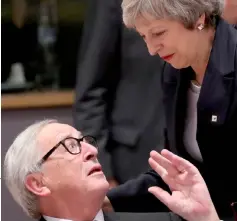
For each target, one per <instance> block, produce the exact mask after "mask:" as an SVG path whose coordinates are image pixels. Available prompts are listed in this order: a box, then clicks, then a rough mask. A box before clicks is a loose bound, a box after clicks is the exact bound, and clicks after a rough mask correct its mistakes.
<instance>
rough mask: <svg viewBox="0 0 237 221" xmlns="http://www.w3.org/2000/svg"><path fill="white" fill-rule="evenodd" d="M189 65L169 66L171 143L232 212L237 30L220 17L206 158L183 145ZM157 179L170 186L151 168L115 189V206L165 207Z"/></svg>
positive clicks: (203, 138)
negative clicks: (155, 189) (156, 193)
mask: <svg viewBox="0 0 237 221" xmlns="http://www.w3.org/2000/svg"><path fill="white" fill-rule="evenodd" d="M189 71H190V70H189V69H186V70H176V69H174V68H173V67H171V66H170V65H169V64H166V66H165V70H164V74H163V92H164V105H165V114H166V124H167V131H166V134H167V141H168V142H167V148H169V149H170V150H171V151H172V152H174V153H175V154H178V155H180V156H182V157H184V158H186V159H188V160H190V161H191V162H192V163H194V164H195V165H196V166H197V167H198V168H199V170H200V172H201V174H202V175H203V177H204V179H205V181H206V183H207V185H208V188H209V190H210V192H211V196H212V199H213V201H214V204H215V206H216V208H217V211H218V213H219V214H220V216H221V217H225V216H231V215H232V210H231V207H230V204H231V202H234V201H237V30H235V29H234V28H233V26H231V25H229V24H227V23H226V22H225V21H223V20H222V19H219V22H218V25H217V30H216V35H215V39H214V45H213V48H212V51H211V56H210V60H209V64H208V67H207V71H206V74H205V77H204V80H203V84H202V88H201V92H200V96H199V100H198V104H197V118H198V122H197V142H198V144H199V147H200V151H201V154H202V157H203V163H202V164H199V163H197V162H194V160H193V159H192V158H191V157H190V156H189V155H188V153H187V152H186V151H185V148H184V145H183V131H184V120H185V113H186V110H187V104H186V101H187V90H188V87H189V85H190V78H192V74H190V73H192V72H190V73H189ZM184 72H186V73H184ZM213 115H214V116H217V121H216V122H212V116H213ZM153 185H158V186H162V187H164V188H165V189H167V186H165V185H164V183H163V182H162V181H161V179H160V177H159V176H158V175H157V174H156V173H155V172H154V171H150V172H148V173H145V174H142V175H141V176H139V177H138V178H137V179H134V180H131V181H129V182H127V183H125V184H124V185H121V186H120V187H118V188H115V189H112V190H111V191H110V192H109V193H108V197H109V199H110V201H111V203H112V205H113V207H114V209H115V211H141V210H143V211H145V210H146V211H160V210H161V209H160V207H159V206H160V205H159V201H158V200H155V199H154V197H153V196H152V195H151V194H150V193H149V192H148V191H147V189H148V187H149V186H153Z"/></svg>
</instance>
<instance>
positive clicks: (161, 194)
mask: <svg viewBox="0 0 237 221" xmlns="http://www.w3.org/2000/svg"><path fill="white" fill-rule="evenodd" d="M149 163H150V165H151V167H152V168H153V169H154V170H155V171H156V172H157V173H158V174H159V175H160V176H161V178H162V179H163V180H164V182H165V183H166V184H167V185H168V186H169V188H170V190H171V194H170V193H168V192H167V191H164V190H163V189H161V188H159V187H150V188H149V189H148V190H149V192H151V193H152V194H153V195H155V196H156V197H157V198H158V199H159V200H160V201H161V202H163V203H164V204H165V205H166V206H167V207H168V208H169V209H170V210H171V211H173V212H174V213H176V214H178V215H180V216H181V217H183V218H184V219H186V220H188V221H219V218H218V215H217V213H216V210H215V208H214V205H213V203H212V200H211V197H210V194H209V192H208V189H207V186H206V183H205V181H204V179H203V178H202V176H201V174H200V173H199V171H198V169H197V168H196V167H195V166H194V165H192V164H191V163H190V162H188V161H187V160H184V159H183V158H181V157H178V156H176V155H175V154H173V153H171V152H169V151H168V150H162V151H161V154H159V153H157V152H156V151H152V152H151V153H150V158H149Z"/></svg>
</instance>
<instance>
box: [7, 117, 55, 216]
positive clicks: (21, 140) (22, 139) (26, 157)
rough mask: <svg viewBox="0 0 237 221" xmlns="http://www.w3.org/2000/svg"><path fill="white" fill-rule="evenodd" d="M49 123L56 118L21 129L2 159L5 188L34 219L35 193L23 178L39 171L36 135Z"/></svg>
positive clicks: (35, 210) (35, 213) (37, 211)
mask: <svg viewBox="0 0 237 221" xmlns="http://www.w3.org/2000/svg"><path fill="white" fill-rule="evenodd" d="M51 123H57V120H54V119H48V120H43V121H39V122H36V123H34V124H32V125H31V126H29V127H27V128H26V129H25V130H24V131H22V132H21V133H20V134H19V135H18V136H17V137H16V139H15V140H14V142H13V143H12V145H11V146H10V148H9V149H8V151H7V153H6V156H5V161H4V178H5V182H6V186H7V188H8V189H9V191H10V193H11V194H12V196H13V198H14V200H15V201H16V202H17V203H18V204H19V205H20V206H21V207H22V208H23V210H24V211H25V212H26V214H27V215H28V216H30V217H31V218H35V219H38V218H39V217H40V212H39V208H38V201H37V198H36V195H34V194H33V193H32V192H30V191H29V190H28V189H27V188H26V186H25V179H26V176H27V175H28V174H30V173H34V172H39V171H40V166H39V165H37V163H38V161H39V160H40V157H42V152H41V151H40V148H39V147H37V137H38V135H39V133H40V131H41V130H42V129H43V128H44V127H45V126H47V125H48V124H51Z"/></svg>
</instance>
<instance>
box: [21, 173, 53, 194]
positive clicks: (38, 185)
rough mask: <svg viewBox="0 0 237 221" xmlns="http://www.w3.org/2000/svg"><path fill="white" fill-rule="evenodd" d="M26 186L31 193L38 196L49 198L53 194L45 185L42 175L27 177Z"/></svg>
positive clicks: (36, 174)
mask: <svg viewBox="0 0 237 221" xmlns="http://www.w3.org/2000/svg"><path fill="white" fill-rule="evenodd" d="M25 186H26V188H27V189H28V190H29V191H30V192H32V193H33V194H35V195H37V196H48V195H49V194H50V193H51V191H50V189H49V188H48V187H47V186H46V185H44V184H43V182H42V174H40V173H35V174H29V175H27V177H26V180H25Z"/></svg>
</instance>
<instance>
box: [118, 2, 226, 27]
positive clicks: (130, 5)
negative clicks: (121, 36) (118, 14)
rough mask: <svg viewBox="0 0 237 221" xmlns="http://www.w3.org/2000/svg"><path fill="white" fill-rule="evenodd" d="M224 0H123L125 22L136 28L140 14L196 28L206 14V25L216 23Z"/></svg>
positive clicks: (128, 25)
mask: <svg viewBox="0 0 237 221" xmlns="http://www.w3.org/2000/svg"><path fill="white" fill-rule="evenodd" d="M223 8H224V0H123V1H122V11H123V22H124V24H125V25H126V26H127V27H130V28H135V22H136V19H137V18H138V17H139V16H143V17H146V16H147V15H150V16H152V17H153V18H154V19H164V18H168V19H172V20H176V21H179V22H181V23H183V24H184V26H185V27H186V28H190V29H191V28H194V25H195V23H196V22H197V20H198V18H199V17H200V16H201V15H203V14H205V15H206V25H214V24H213V23H214V21H213V19H214V17H215V16H216V15H218V16H220V15H221V14H222V11H223Z"/></svg>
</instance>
